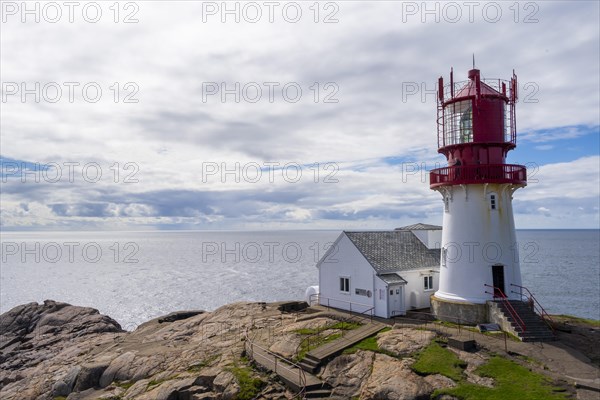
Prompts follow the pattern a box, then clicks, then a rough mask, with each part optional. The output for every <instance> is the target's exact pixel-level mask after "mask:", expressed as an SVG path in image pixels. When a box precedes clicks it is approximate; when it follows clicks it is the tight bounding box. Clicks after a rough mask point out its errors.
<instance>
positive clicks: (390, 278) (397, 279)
mask: <svg viewBox="0 0 600 400" xmlns="http://www.w3.org/2000/svg"><path fill="white" fill-rule="evenodd" d="M378 276H379V277H380V278H381V279H382V280H383V281H384V282H385V283H407V282H406V280H405V279H404V278H403V277H401V276H400V275H398V274H380V275H378Z"/></svg>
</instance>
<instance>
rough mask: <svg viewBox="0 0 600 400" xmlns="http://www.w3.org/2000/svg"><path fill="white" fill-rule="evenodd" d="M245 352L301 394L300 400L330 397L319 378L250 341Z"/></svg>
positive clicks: (326, 387)
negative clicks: (302, 399)
mask: <svg viewBox="0 0 600 400" xmlns="http://www.w3.org/2000/svg"><path fill="white" fill-rule="evenodd" d="M246 352H247V354H248V356H250V357H251V358H252V359H253V360H254V361H255V362H256V363H257V364H258V365H260V366H261V367H262V368H264V369H266V370H269V371H273V372H274V373H275V374H277V376H278V377H279V378H280V379H281V380H282V381H283V382H284V383H285V384H286V386H288V387H289V388H290V389H292V390H293V391H295V392H298V393H299V394H301V396H302V398H327V397H329V396H330V395H331V388H330V387H329V385H327V384H325V383H324V382H323V381H321V380H320V379H319V378H317V377H316V376H314V375H313V374H310V373H307V372H306V371H304V370H303V369H301V368H300V367H299V366H298V365H297V364H294V363H292V362H291V361H289V360H285V359H284V358H283V357H281V356H278V355H275V354H274V353H272V352H270V351H269V350H267V349H265V348H264V347H262V346H259V345H257V344H254V343H252V342H251V341H250V340H247V341H246Z"/></svg>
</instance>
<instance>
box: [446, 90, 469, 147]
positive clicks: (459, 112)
mask: <svg viewBox="0 0 600 400" xmlns="http://www.w3.org/2000/svg"><path fill="white" fill-rule="evenodd" d="M444 139H445V141H444V142H445V144H446V145H454V144H462V143H470V142H472V141H473V108H472V101H471V100H465V101H458V102H456V103H452V104H450V105H448V106H447V107H446V108H445V109H444Z"/></svg>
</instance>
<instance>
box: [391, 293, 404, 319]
mask: <svg viewBox="0 0 600 400" xmlns="http://www.w3.org/2000/svg"><path fill="white" fill-rule="evenodd" d="M388 310H389V312H388V316H389V317H390V318H391V317H395V316H397V315H404V314H405V310H404V287H403V286H401V285H397V286H388Z"/></svg>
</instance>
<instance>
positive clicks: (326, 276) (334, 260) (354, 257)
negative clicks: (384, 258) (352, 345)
mask: <svg viewBox="0 0 600 400" xmlns="http://www.w3.org/2000/svg"><path fill="white" fill-rule="evenodd" d="M334 246H335V249H334V250H333V251H329V252H328V253H327V254H326V255H325V256H324V259H323V260H321V261H320V263H319V290H320V292H321V297H320V298H321V300H320V301H321V304H322V305H327V304H328V303H327V302H328V301H329V306H331V307H335V308H341V309H344V310H350V304H349V303H350V302H351V303H355V304H352V306H351V307H352V311H358V312H362V311H365V310H367V309H369V308H371V307H373V306H374V305H375V296H376V295H377V296H378V295H379V293H375V287H374V278H373V275H374V274H375V270H374V269H373V267H371V265H370V264H369V263H368V262H367V260H366V259H365V258H364V257H363V255H362V254H361V253H360V252H359V251H358V249H357V248H356V247H355V246H354V244H352V242H351V241H350V239H348V237H347V236H346V235H345V234H344V233H342V234H341V236H340V237H339V238H338V240H337V241H336V245H334ZM332 249H333V248H332ZM336 250H337V251H336ZM342 276H347V277H350V293H349V294H347V293H343V292H341V291H340V277H342ZM357 288H359V289H366V290H370V291H371V293H372V295H371V297H370V298H369V297H367V296H361V295H357V294H356V293H355V289H357ZM328 299H329V300H328ZM358 304H362V305H363V306H359V305H358Z"/></svg>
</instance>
